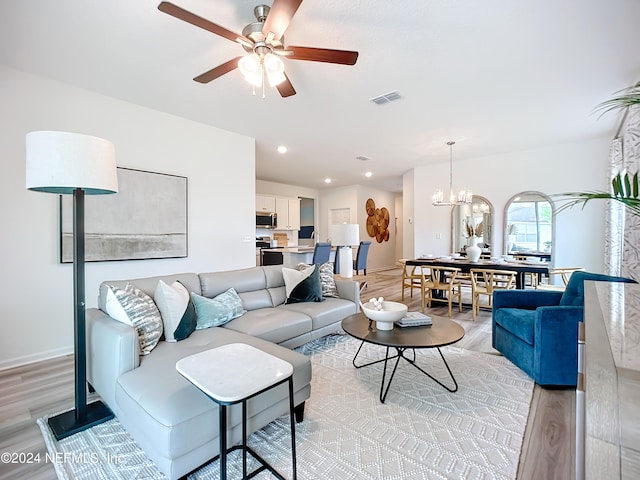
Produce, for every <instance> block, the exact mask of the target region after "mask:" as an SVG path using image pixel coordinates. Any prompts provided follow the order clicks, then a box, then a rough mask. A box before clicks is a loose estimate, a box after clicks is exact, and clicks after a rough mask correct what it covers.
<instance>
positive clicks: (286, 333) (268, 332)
mask: <svg viewBox="0 0 640 480" xmlns="http://www.w3.org/2000/svg"><path fill="white" fill-rule="evenodd" d="M316 305H317V304H316ZM225 328H229V329H231V330H236V331H238V332H242V333H247V334H249V335H252V336H254V337H258V338H262V339H263V340H268V341H270V342H274V343H282V342H284V341H286V340H289V339H291V338H295V337H297V336H299V335H303V334H305V333H307V332H309V331H311V329H312V321H311V318H310V317H309V315H306V314H305V313H303V312H299V311H294V310H291V311H287V310H282V309H281V308H280V307H278V308H261V309H259V310H251V311H249V312H247V313H245V314H244V315H243V316H241V317H239V318H236V319H235V320H232V321H231V322H229V323H227V324H226V325H225Z"/></svg>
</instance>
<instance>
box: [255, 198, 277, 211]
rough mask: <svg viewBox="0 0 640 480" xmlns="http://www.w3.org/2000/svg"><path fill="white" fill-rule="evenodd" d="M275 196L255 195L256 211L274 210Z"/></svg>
mask: <svg viewBox="0 0 640 480" xmlns="http://www.w3.org/2000/svg"><path fill="white" fill-rule="evenodd" d="M275 211H276V197H274V196H273V195H256V212H275Z"/></svg>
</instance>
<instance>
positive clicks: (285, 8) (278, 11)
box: [262, 0, 302, 40]
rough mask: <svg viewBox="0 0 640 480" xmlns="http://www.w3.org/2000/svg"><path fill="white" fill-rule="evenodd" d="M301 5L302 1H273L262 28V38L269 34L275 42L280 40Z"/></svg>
mask: <svg viewBox="0 0 640 480" xmlns="http://www.w3.org/2000/svg"><path fill="white" fill-rule="evenodd" d="M301 3H302V0H274V1H273V6H272V7H271V10H269V15H267V19H266V20H265V22H264V26H263V27H262V33H263V34H264V36H265V37H266V36H267V35H268V34H269V32H271V33H273V36H274V38H275V40H280V38H282V35H284V32H285V30H286V29H287V27H288V26H289V22H290V21H291V18H292V17H293V16H294V15H295V13H296V11H297V10H298V7H299V6H300V4H301Z"/></svg>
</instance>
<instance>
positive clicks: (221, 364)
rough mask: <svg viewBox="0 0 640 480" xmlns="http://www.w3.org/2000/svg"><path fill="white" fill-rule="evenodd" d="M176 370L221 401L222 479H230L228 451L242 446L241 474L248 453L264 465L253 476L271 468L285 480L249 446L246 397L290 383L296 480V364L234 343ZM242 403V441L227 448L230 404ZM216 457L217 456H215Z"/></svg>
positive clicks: (196, 357)
mask: <svg viewBox="0 0 640 480" xmlns="http://www.w3.org/2000/svg"><path fill="white" fill-rule="evenodd" d="M176 370H177V371H178V373H180V374H181V375H182V376H183V377H185V378H186V379H187V380H189V381H190V382H191V383H193V384H194V385H195V386H196V387H198V388H199V389H200V390H201V391H202V392H203V393H205V394H206V395H207V396H208V397H209V398H211V399H212V400H213V401H214V402H216V403H217V404H218V412H219V422H220V429H219V430H220V433H219V437H220V479H221V480H226V478H227V453H229V452H231V451H233V450H237V449H242V477H243V478H247V452H248V453H249V454H251V456H253V457H254V458H255V459H256V460H257V461H258V462H260V463H261V465H262V466H261V467H258V468H257V469H256V470H255V471H254V472H252V473H251V474H250V475H251V477H253V476H254V475H256V474H257V473H259V472H261V471H263V470H269V471H270V472H271V473H273V474H274V475H275V476H276V477H277V478H279V479H281V480H286V479H285V478H284V477H283V476H282V475H280V474H279V473H278V472H277V471H276V470H275V469H274V468H273V467H272V466H271V465H269V464H268V463H267V462H266V460H264V459H263V458H262V457H260V455H258V454H257V453H256V452H255V451H254V450H253V449H251V448H250V447H248V446H247V400H249V399H250V398H252V397H255V396H256V395H259V394H261V393H263V392H266V391H267V390H269V389H271V388H273V387H276V386H278V385H280V384H282V383H284V382H288V383H289V415H290V417H291V458H292V462H293V478H294V480H295V479H296V436H295V420H294V406H293V367H292V366H291V364H290V363H289V362H285V361H284V360H282V359H280V358H277V357H274V356H273V355H270V354H268V353H266V352H263V351H262V350H259V349H257V348H255V347H252V346H251V345H246V344H244V343H231V344H229V345H224V346H222V347H217V348H213V349H211V350H206V351H204V352H200V353H196V354H195V355H191V356H189V357H185V358H183V359H181V360H179V361H178V362H177V363H176ZM237 403H242V444H241V445H236V446H234V447H231V448H229V449H227V406H229V405H234V404H237ZM213 460H215V458H214V459H213Z"/></svg>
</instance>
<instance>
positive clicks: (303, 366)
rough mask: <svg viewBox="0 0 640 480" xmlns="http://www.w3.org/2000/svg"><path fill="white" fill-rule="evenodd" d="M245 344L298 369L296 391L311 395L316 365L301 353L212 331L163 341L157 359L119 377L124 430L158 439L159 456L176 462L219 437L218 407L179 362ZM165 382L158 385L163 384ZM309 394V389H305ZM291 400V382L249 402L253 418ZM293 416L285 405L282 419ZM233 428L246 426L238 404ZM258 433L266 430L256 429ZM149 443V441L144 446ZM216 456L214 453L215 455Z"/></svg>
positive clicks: (232, 411) (147, 360)
mask: <svg viewBox="0 0 640 480" xmlns="http://www.w3.org/2000/svg"><path fill="white" fill-rule="evenodd" d="M235 342H238V343H246V344H248V345H252V346H254V347H256V348H259V349H260V350H263V351H265V352H267V353H270V354H272V355H275V356H277V357H278V358H281V359H283V360H285V361H287V362H289V363H291V365H293V369H294V374H293V389H294V392H299V391H301V393H306V396H305V395H303V398H302V399H300V398H298V399H296V403H299V402H301V401H303V400H305V399H306V398H307V397H308V385H309V382H310V381H311V363H310V361H309V359H308V358H307V357H305V356H304V355H301V354H299V353H297V352H294V351H292V350H289V349H287V348H284V347H281V346H279V345H274V344H273V343H270V342H267V341H264V340H261V339H258V338H255V337H251V336H249V335H245V334H242V333H239V332H235V331H232V330H228V329H226V328H209V329H205V330H199V331H196V332H194V333H193V334H192V335H191V336H190V337H189V338H187V339H185V340H183V341H181V342H178V343H167V342H161V343H160V345H158V347H157V348H156V350H155V351H154V352H153V355H150V356H148V357H145V358H144V359H143V361H142V362H141V364H140V367H138V368H136V369H134V370H131V371H129V372H127V373H125V374H123V375H121V376H120V377H119V378H118V381H117V385H116V403H117V405H118V412H117V413H118V416H119V417H120V416H121V415H122V417H121V420H122V421H123V425H124V426H125V428H127V429H128V430H129V429H132V430H135V431H136V434H137V435H144V437H146V438H147V439H152V440H153V445H154V447H155V450H156V453H159V454H161V455H162V456H164V457H168V458H176V457H178V456H181V455H184V454H187V453H188V452H191V451H192V450H194V449H196V448H197V447H199V446H200V445H203V444H205V443H206V442H208V441H211V439H212V438H215V437H216V436H217V435H218V410H217V405H216V404H215V402H213V401H212V400H211V399H209V398H208V397H207V396H206V395H205V394H204V393H202V392H201V391H200V390H198V389H197V388H196V387H195V386H194V385H192V384H191V383H190V382H189V381H187V380H186V379H185V378H184V377H183V376H182V375H180V374H179V373H178V372H177V371H176V368H175V364H176V362H177V361H178V360H180V359H182V358H184V357H186V356H188V355H193V354H195V353H199V352H202V351H204V350H208V349H211V348H215V347H218V346H221V345H226V344H229V343H235ZM160 378H161V379H162V381H158V379H160ZM305 388H306V389H307V390H304V389H305ZM286 398H288V397H287V385H286V383H285V384H283V385H281V386H279V387H277V388H274V389H271V390H269V391H267V392H265V393H264V394H261V395H260V396H258V397H256V398H254V399H251V400H249V402H247V410H248V412H247V413H248V417H249V418H251V417H254V416H255V415H257V414H258V413H259V412H260V411H262V410H264V409H267V408H269V407H271V406H272V405H274V404H275V403H277V402H278V401H281V400H284V399H286ZM287 411H288V407H287V403H286V402H284V404H283V411H282V414H283V413H285V412H287ZM228 421H229V426H230V427H231V425H238V424H240V421H241V408H240V406H239V405H237V406H233V407H231V408H230V412H229V416H228ZM249 426H250V430H251V431H253V430H255V429H256V427H257V428H260V427H262V426H263V425H258V426H256V425H252V424H251V422H250V425H249ZM143 443H144V442H143ZM215 453H216V452H212V455H215Z"/></svg>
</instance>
